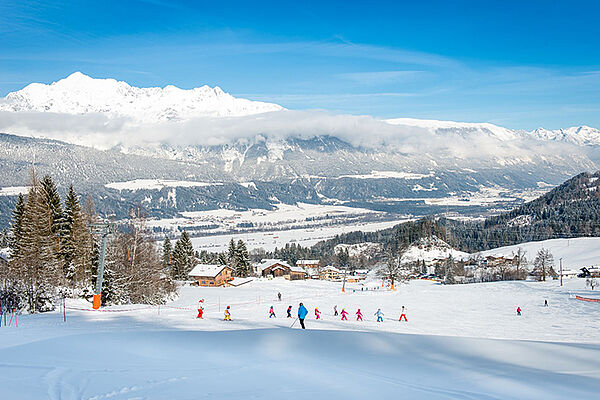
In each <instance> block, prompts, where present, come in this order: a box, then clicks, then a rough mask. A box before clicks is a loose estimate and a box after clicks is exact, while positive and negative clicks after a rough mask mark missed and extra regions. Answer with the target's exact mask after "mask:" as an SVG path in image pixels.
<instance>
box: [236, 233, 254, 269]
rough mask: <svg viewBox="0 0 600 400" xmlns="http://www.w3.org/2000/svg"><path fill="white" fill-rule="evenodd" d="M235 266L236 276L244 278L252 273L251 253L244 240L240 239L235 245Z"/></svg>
mask: <svg viewBox="0 0 600 400" xmlns="http://www.w3.org/2000/svg"><path fill="white" fill-rule="evenodd" d="M235 261H236V263H235V267H234V269H233V273H234V276H239V277H242V278H245V277H247V276H248V275H250V272H251V270H252V266H251V265H250V255H249V254H248V249H247V248H246V245H245V244H244V242H243V241H242V240H240V241H238V243H237V246H236V247H235Z"/></svg>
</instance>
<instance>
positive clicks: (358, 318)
mask: <svg viewBox="0 0 600 400" xmlns="http://www.w3.org/2000/svg"><path fill="white" fill-rule="evenodd" d="M362 317H363V316H362V313H361V312H360V308H359V309H358V311H357V312H356V320H357V321H362V320H363V319H362Z"/></svg>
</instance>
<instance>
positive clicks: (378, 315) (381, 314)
mask: <svg viewBox="0 0 600 400" xmlns="http://www.w3.org/2000/svg"><path fill="white" fill-rule="evenodd" d="M373 315H377V322H383V312H382V311H381V308H378V309H377V312H376V313H375V314H373Z"/></svg>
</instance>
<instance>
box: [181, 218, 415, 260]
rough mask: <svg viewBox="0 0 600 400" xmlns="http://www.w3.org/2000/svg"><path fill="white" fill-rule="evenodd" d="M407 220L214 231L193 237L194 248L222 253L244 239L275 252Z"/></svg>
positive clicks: (256, 246)
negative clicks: (288, 245) (275, 250)
mask: <svg viewBox="0 0 600 400" xmlns="http://www.w3.org/2000/svg"><path fill="white" fill-rule="evenodd" d="M405 221H406V220H396V221H385V222H372V223H369V222H364V223H355V224H352V225H334V226H321V227H314V228H302V229H285V230H277V231H272V232H245V233H235V234H215V235H210V236H200V237H193V238H192V244H193V245H194V249H195V250H198V251H201V250H207V251H212V252H220V251H224V250H226V249H227V246H228V245H229V242H230V240H231V239H233V240H235V241H238V240H240V239H241V240H243V241H244V242H245V243H246V246H247V247H248V250H254V249H259V248H263V249H265V250H267V251H272V250H274V249H275V247H277V248H282V247H284V246H285V245H286V244H287V243H295V244H298V245H301V246H303V247H308V246H312V245H314V244H316V243H317V242H320V241H322V240H327V239H331V238H333V237H335V236H336V235H340V234H343V233H348V232H354V231H357V230H360V231H363V232H374V231H378V230H381V229H387V228H391V227H393V226H396V225H398V224H399V223H402V222H405Z"/></svg>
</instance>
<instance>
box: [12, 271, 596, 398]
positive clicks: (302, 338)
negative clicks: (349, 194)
mask: <svg viewBox="0 0 600 400" xmlns="http://www.w3.org/2000/svg"><path fill="white" fill-rule="evenodd" d="M340 285H341V284H340V283H333V282H322V281H286V280H283V279H273V280H267V279H257V280H254V281H252V282H249V283H247V284H244V285H242V286H240V287H237V288H203V287H183V288H182V290H181V295H180V297H179V299H177V300H176V301H174V302H171V303H169V304H168V305H167V306H162V307H161V308H160V314H159V312H158V309H157V308H156V307H150V308H144V306H141V305H137V306H135V305H134V306H114V307H109V309H112V310H120V311H124V310H128V309H132V310H134V311H131V312H119V313H116V312H115V313H110V312H104V313H99V312H89V311H77V310H73V309H71V308H69V309H68V310H67V311H68V313H67V322H66V323H64V322H63V321H62V315H61V314H60V313H47V314H43V315H23V316H19V327H18V328H15V327H14V326H12V327H10V328H8V327H2V328H0V359H1V360H2V363H1V365H0V369H1V373H0V387H1V388H2V397H3V398H6V399H11V400H21V399H43V398H48V399H59V398H60V399H116V400H121V399H148V400H152V399H165V398H168V399H190V398H204V397H207V398H214V399H242V398H243V399H247V398H265V399H270V398H286V399H305V398H306V397H307V396H310V397H311V398H313V399H331V398H350V399H354V398H357V399H358V398H365V397H374V396H375V397H378V398H398V397H399V396H401V397H402V398H410V399H524V398H527V399H566V398H572V399H595V398H597V395H598V391H599V390H600V378H599V376H598V371H599V370H600V337H599V336H598V328H600V324H599V322H598V321H599V317H600V306H599V305H598V304H594V303H587V302H582V301H578V300H575V299H574V298H573V296H572V294H582V295H585V296H588V297H591V296H593V295H594V294H595V293H593V292H591V291H589V290H586V289H585V288H584V286H585V285H584V280H582V279H573V280H571V281H569V282H567V284H566V286H565V287H563V288H561V287H560V286H558V283H557V282H556V281H553V282H546V283H538V282H495V283H485V284H471V285H453V286H449V285H447V286H444V285H437V284H434V283H432V282H428V281H412V282H410V284H407V285H400V287H399V290H397V291H394V292H390V291H385V290H383V289H379V290H373V289H374V287H375V286H378V285H379V283H378V281H371V282H370V283H368V284H367V285H368V286H367V287H369V289H370V290H369V291H360V290H358V291H355V290H356V289H359V288H360V287H361V286H359V285H358V284H346V287H347V291H346V293H345V294H344V293H342V292H341V290H340V289H341V287H340ZM278 292H281V293H282V295H283V301H282V302H277V301H276V295H277V293H278ZM199 299H204V308H205V313H204V316H205V318H204V319H203V320H198V319H196V318H195V316H196V308H197V305H198V300H199ZM544 299H547V300H548V303H549V307H543V300H544ZM300 301H302V302H303V303H304V304H305V305H306V306H307V308H308V310H309V316H308V319H307V321H306V325H307V328H308V329H307V330H305V331H303V330H301V329H299V326H298V324H297V323H296V324H295V326H294V327H293V329H290V326H291V325H292V321H293V320H290V319H287V318H284V316H285V309H286V308H287V306H288V305H292V306H293V312H294V314H295V313H296V310H297V309H296V307H297V304H298V302H300ZM226 305H230V306H231V312H232V318H233V321H232V322H230V323H229V322H227V323H226V322H224V321H222V320H221V319H222V315H223V308H224V307H225V306H226ZM271 305H273V306H274V308H275V312H276V314H277V316H278V317H277V318H273V319H269V318H268V309H269V307H270V306H271ZM334 305H337V306H338V309H339V310H341V309H342V308H345V309H346V310H348V312H349V313H350V321H347V322H342V321H340V320H339V319H338V318H339V317H338V318H334V317H333V315H332V308H333V306H334ZM403 305H404V306H405V307H406V313H407V317H408V322H402V323H401V322H398V320H397V318H398V316H399V312H400V309H401V307H402V306H403ZM517 305H519V306H520V307H521V308H522V309H523V311H524V312H523V316H522V317H517V316H516V315H515V313H514V310H515V308H516V306H517ZM68 306H69V307H77V308H89V303H86V302H83V301H81V300H77V301H75V300H73V301H69V302H68ZM175 307H179V308H175ZM315 307H319V309H320V310H321V311H322V318H323V319H321V320H319V321H316V320H315V319H314V314H313V311H314V308H315ZM359 307H360V308H361V311H362V312H363V314H364V316H365V321H364V322H356V321H354V318H353V317H354V313H355V312H356V309H357V308H359ZM378 308H381V309H382V311H383V312H384V314H385V317H384V318H385V322H383V323H377V322H375V317H374V316H373V314H374V313H375V311H376V310H377V309H378Z"/></svg>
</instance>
